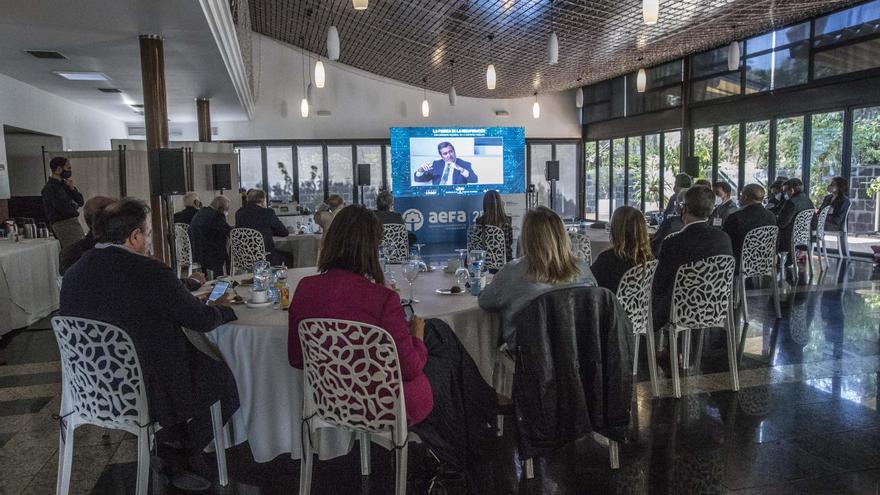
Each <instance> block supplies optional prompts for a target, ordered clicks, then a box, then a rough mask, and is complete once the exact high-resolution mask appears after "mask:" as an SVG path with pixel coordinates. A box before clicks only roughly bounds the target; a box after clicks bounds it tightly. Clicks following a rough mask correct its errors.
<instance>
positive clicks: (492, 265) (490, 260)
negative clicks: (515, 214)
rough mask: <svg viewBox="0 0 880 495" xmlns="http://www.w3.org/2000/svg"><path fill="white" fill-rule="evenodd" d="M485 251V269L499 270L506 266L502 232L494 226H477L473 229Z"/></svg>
mask: <svg viewBox="0 0 880 495" xmlns="http://www.w3.org/2000/svg"><path fill="white" fill-rule="evenodd" d="M474 230H475V231H476V233H477V235H478V237H479V239H480V244H481V245H482V246H483V248H484V250H485V251H486V268H488V269H489V270H500V269H502V268H504V265H506V264H507V241H505V239H504V230H503V229H502V228H501V227H496V226H494V225H477V226H476V227H475V229H474Z"/></svg>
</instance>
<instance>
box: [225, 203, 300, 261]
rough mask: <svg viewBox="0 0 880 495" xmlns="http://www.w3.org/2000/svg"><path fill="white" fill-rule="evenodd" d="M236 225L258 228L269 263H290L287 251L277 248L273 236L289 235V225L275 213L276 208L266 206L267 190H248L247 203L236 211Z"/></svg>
mask: <svg viewBox="0 0 880 495" xmlns="http://www.w3.org/2000/svg"><path fill="white" fill-rule="evenodd" d="M235 226H236V227H244V228H248V229H254V230H258V231H259V232H260V234H262V235H263V246H264V247H265V248H266V252H267V253H269V263H272V264H273V265H280V264H281V263H285V262H286V263H289V261H288V260H287V255H286V253H283V252H281V251H278V250H277V249H275V239H273V238H272V236H278V237H287V227H285V226H284V224H283V223H281V220H279V219H278V216H277V215H275V210H273V209H272V208H267V207H266V191H263V190H262V189H251V190H250V191H248V192H247V203H245V205H244V206H242V207H241V208H239V209H238V211H236V212H235Z"/></svg>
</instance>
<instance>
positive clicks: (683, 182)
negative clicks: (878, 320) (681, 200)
mask: <svg viewBox="0 0 880 495" xmlns="http://www.w3.org/2000/svg"><path fill="white" fill-rule="evenodd" d="M692 185H693V181H692V180H691V176H690V175H688V174H678V175H676V176H675V182H674V183H673V184H672V192H673V193H675V195H674V196H672V198H670V200H669V203H667V204H666V208H665V209H664V210H663V218H664V219H665V218H666V217H671V216H673V215H675V208H676V206H677V205H678V193H680V192H681V190H682V189H688V188H690V187H691V186H692Z"/></svg>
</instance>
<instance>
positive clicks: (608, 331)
mask: <svg viewBox="0 0 880 495" xmlns="http://www.w3.org/2000/svg"><path fill="white" fill-rule="evenodd" d="M515 318H516V321H517V324H516V325H517V328H518V329H519V330H518V331H517V343H518V345H517V348H516V349H514V357H515V359H516V372H515V373H514V377H513V401H514V404H515V405H516V417H517V429H518V432H519V451H520V453H521V454H522V455H523V457H526V458H529V457H534V456H538V455H541V454H543V453H545V452H548V451H550V450H553V449H556V448H558V447H561V446H563V445H565V444H567V443H569V442H572V441H574V440H577V439H578V438H580V437H582V436H584V435H586V434H588V433H590V432H591V431H595V432H598V433H601V434H602V435H605V436H606V437H608V438H611V439H613V440H622V439H623V438H624V437H625V435H626V431H627V428H628V427H629V423H630V405H631V402H632V325H631V324H630V322H629V318H627V316H626V312H625V311H624V309H623V307H622V306H621V305H620V303H618V302H617V298H616V297H615V296H614V294H613V293H612V292H611V291H609V290H608V289H603V288H600V287H576V288H566V289H557V290H553V291H550V292H547V293H544V294H542V295H540V296H538V297H537V298H536V299H535V300H534V301H532V302H531V303H530V304H529V305H528V306H526V307H525V308H523V309H522V310H521V311H520V312H519V313H518V314H517V316H516V317H515Z"/></svg>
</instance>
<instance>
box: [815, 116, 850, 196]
mask: <svg viewBox="0 0 880 495" xmlns="http://www.w3.org/2000/svg"><path fill="white" fill-rule="evenodd" d="M811 124H812V133H811V135H812V142H811V143H810V184H809V187H810V199H812V200H813V204H814V205H819V204H821V203H822V198H824V197H825V194H827V193H826V192H825V188H826V187H828V181H829V180H830V179H831V178H832V177H834V176H835V175H840V174H841V173H842V165H843V112H829V113H818V114H814V115H812V116H811Z"/></svg>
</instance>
